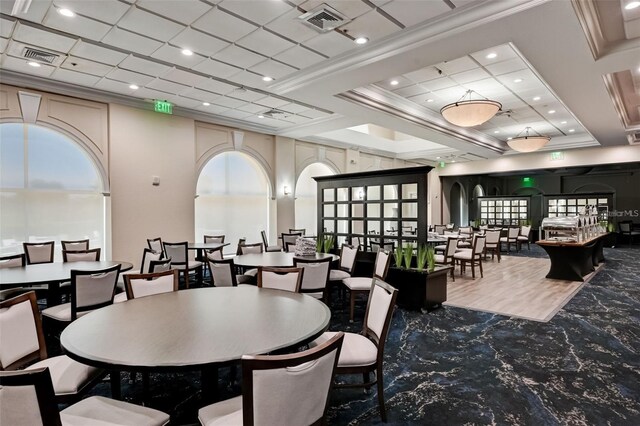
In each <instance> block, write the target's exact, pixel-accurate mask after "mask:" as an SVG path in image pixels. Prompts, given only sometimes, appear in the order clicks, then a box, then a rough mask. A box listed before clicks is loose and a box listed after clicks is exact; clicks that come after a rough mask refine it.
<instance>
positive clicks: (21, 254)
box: [0, 253, 27, 267]
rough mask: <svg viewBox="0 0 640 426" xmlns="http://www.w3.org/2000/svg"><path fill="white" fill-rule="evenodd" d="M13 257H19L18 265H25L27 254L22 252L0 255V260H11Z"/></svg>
mask: <svg viewBox="0 0 640 426" xmlns="http://www.w3.org/2000/svg"><path fill="white" fill-rule="evenodd" d="M13 259H20V262H21V265H20V266H23V267H24V266H26V265H27V256H26V255H25V254H24V253H18V254H10V255H8V256H0V260H13Z"/></svg>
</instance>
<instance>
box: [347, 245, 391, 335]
mask: <svg viewBox="0 0 640 426" xmlns="http://www.w3.org/2000/svg"><path fill="white" fill-rule="evenodd" d="M390 263H391V252H390V251H387V250H378V253H377V254H376V263H375V264H374V265H373V276H372V277H371V278H369V277H349V278H345V279H343V280H342V283H343V284H344V285H345V287H347V288H348V289H349V304H350V308H349V321H351V322H353V316H354V311H355V307H356V297H358V295H359V294H368V293H369V290H371V283H372V282H373V280H375V279H376V278H377V279H380V280H382V281H384V280H385V279H386V278H387V272H388V271H389V264H390Z"/></svg>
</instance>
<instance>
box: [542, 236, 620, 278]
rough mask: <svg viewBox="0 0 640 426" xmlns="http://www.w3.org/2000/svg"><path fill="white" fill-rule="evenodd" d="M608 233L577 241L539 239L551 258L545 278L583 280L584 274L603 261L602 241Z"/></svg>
mask: <svg viewBox="0 0 640 426" xmlns="http://www.w3.org/2000/svg"><path fill="white" fill-rule="evenodd" d="M607 235H609V234H608V233H603V234H599V235H597V236H594V237H591V238H589V239H586V240H583V241H580V242H577V241H571V240H559V239H553V240H551V239H549V240H539V241H538V242H537V243H536V244H538V245H539V246H540V247H542V248H543V249H544V250H545V251H546V252H547V254H548V255H549V259H550V260H551V268H550V269H549V273H548V274H547V278H552V279H557V280H567V281H584V276H585V275H588V274H589V273H591V272H593V271H594V270H595V267H596V266H598V264H599V263H601V262H604V260H605V259H604V253H603V251H602V246H603V241H604V239H605V237H606V236H607Z"/></svg>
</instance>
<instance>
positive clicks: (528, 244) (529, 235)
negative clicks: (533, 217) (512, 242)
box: [516, 227, 531, 251]
mask: <svg viewBox="0 0 640 426" xmlns="http://www.w3.org/2000/svg"><path fill="white" fill-rule="evenodd" d="M519 237H527V250H531V227H529V232H528V233H527V235H524V234H523V233H522V227H520V232H519V233H518V236H517V237H516V250H517V251H520V249H521V248H522V243H523V241H522V240H519V239H518V238H519Z"/></svg>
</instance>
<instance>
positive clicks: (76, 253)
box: [62, 248, 101, 262]
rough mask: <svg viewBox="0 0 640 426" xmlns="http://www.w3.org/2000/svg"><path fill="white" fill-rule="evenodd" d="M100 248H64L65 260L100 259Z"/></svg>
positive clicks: (84, 260) (91, 260) (83, 260)
mask: <svg viewBox="0 0 640 426" xmlns="http://www.w3.org/2000/svg"><path fill="white" fill-rule="evenodd" d="M100 252H101V249H100V248H94V249H87V250H62V261H63V262H97V261H98V260H100Z"/></svg>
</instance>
